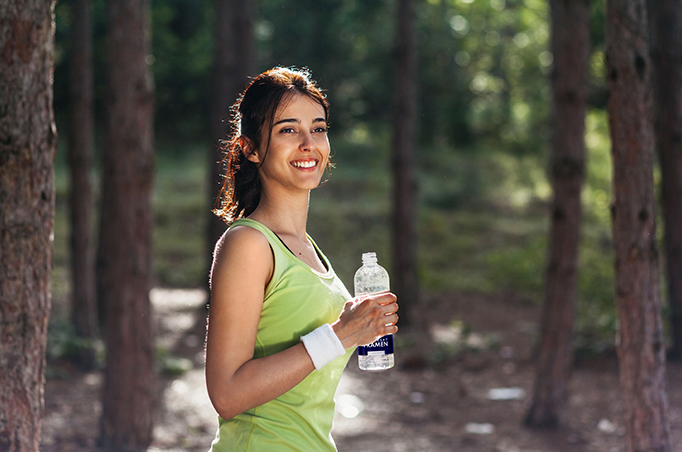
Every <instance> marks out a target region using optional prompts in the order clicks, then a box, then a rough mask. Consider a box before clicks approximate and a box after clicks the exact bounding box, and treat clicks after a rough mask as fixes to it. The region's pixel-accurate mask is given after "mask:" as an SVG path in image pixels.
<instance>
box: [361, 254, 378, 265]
mask: <svg viewBox="0 0 682 452" xmlns="http://www.w3.org/2000/svg"><path fill="white" fill-rule="evenodd" d="M376 263H377V253H375V252H373V251H372V252H370V253H362V264H363V265H366V264H376Z"/></svg>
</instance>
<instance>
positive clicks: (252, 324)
mask: <svg viewBox="0 0 682 452" xmlns="http://www.w3.org/2000/svg"><path fill="white" fill-rule="evenodd" d="M233 114H234V118H233V121H232V126H233V134H232V137H231V140H230V141H229V142H228V143H227V145H226V147H225V153H226V156H225V159H224V165H225V167H226V173H227V174H226V179H225V184H224V186H223V190H222V193H221V199H220V203H221V204H220V209H217V210H216V214H217V215H219V216H220V217H221V218H223V220H225V221H226V223H228V224H229V225H230V228H229V229H228V231H227V232H226V233H225V234H224V235H223V237H222V238H221V239H220V240H219V241H218V243H217V245H216V249H215V253H214V259H213V268H212V271H211V306H210V314H209V323H208V332H207V338H206V384H207V387H208V393H209V396H210V398H211V401H212V403H213V406H214V407H215V409H216V411H217V412H218V414H219V416H220V418H219V428H218V433H217V435H216V439H215V441H214V442H213V445H212V449H211V450H212V451H214V452H219V451H258V452H260V451H262V452H269V451H301V452H303V451H305V452H309V451H335V450H336V447H335V445H334V441H333V439H332V438H331V435H330V430H331V426H332V419H333V416H334V400H333V397H334V392H335V390H336V387H337V385H338V382H339V378H340V377H341V372H342V371H343V369H344V368H345V366H346V363H347V361H348V359H349V357H350V355H351V353H352V351H353V350H354V349H355V347H356V346H358V345H367V344H369V343H371V342H373V341H374V340H376V339H377V338H379V337H381V336H384V335H386V334H389V333H395V332H396V331H397V330H398V328H397V326H395V323H396V322H397V321H398V316H397V314H396V311H397V309H398V305H397V303H396V298H395V296H394V295H393V294H391V293H382V294H378V295H373V296H364V297H360V298H359V299H351V296H350V294H349V293H348V291H347V290H346V288H345V287H344V286H343V283H341V281H340V280H339V279H338V277H337V276H336V275H335V273H334V270H333V269H332V267H331V264H330V263H329V261H328V260H327V258H326V257H325V256H324V254H323V253H322V252H321V251H320V250H319V248H318V247H317V246H316V244H315V242H314V241H313V240H312V239H311V238H310V237H309V236H308V235H307V233H306V222H307V216H308V202H309V197H310V190H312V189H313V188H316V187H317V186H318V185H319V184H320V180H321V178H322V176H323V174H324V172H325V169H326V168H327V167H328V165H329V150H330V149H329V141H328V139H327V122H328V104H327V101H326V99H325V98H324V96H323V95H322V94H321V92H320V90H319V89H318V87H317V86H316V84H315V82H313V81H312V80H311V79H310V77H309V74H308V73H307V72H304V71H299V70H294V69H285V68H275V69H271V70H269V71H267V72H264V73H263V74H260V75H259V76H258V77H256V78H255V79H254V80H253V81H252V82H251V83H250V84H249V86H248V87H247V89H246V90H245V91H244V93H243V94H242V96H241V98H240V99H239V100H238V101H237V102H236V103H235V105H234V106H233Z"/></svg>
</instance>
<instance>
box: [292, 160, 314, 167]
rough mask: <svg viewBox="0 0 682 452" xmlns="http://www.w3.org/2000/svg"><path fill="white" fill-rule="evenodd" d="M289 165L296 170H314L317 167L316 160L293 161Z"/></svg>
mask: <svg viewBox="0 0 682 452" xmlns="http://www.w3.org/2000/svg"><path fill="white" fill-rule="evenodd" d="M291 164H292V165H293V166H295V167H296V168H314V167H315V166H317V160H294V161H293V162H291Z"/></svg>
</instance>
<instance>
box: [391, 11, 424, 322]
mask: <svg viewBox="0 0 682 452" xmlns="http://www.w3.org/2000/svg"><path fill="white" fill-rule="evenodd" d="M414 16H415V13H414V4H413V1H412V0H400V2H399V3H398V18H397V19H398V28H397V31H396V39H397V49H396V61H395V65H396V69H395V72H394V74H395V79H394V83H395V89H394V98H393V142H392V149H393V160H392V164H393V221H392V222H391V223H392V228H393V230H392V232H393V278H392V281H393V287H392V289H393V292H395V293H396V294H397V295H398V297H400V299H401V300H403V303H402V308H401V312H402V313H403V314H402V317H403V319H404V320H409V314H408V312H409V310H408V306H409V305H410V304H415V303H416V302H417V299H418V296H419V290H418V287H417V269H416V266H417V226H416V223H417V218H416V208H415V205H416V202H415V201H416V199H415V192H416V182H415V175H414V167H415V156H414V154H415V146H416V138H415V137H416V118H417V51H416V47H415V26H414V22H415V19H414Z"/></svg>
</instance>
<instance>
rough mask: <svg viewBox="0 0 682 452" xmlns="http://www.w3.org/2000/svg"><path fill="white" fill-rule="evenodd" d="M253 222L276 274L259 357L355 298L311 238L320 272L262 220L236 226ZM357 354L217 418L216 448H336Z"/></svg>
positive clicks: (299, 451) (244, 222)
mask: <svg viewBox="0 0 682 452" xmlns="http://www.w3.org/2000/svg"><path fill="white" fill-rule="evenodd" d="M236 226H249V227H252V228H254V229H257V230H258V231H260V232H262V233H263V235H265V237H266V238H267V239H268V242H269V243H270V248H272V253H273V256H274V261H275V263H274V269H273V273H272V279H271V280H270V282H269V283H268V285H267V287H266V288H265V297H264V300H263V307H262V309H261V314H260V320H259V321H258V332H257V333H256V345H255V348H254V351H253V357H254V358H262V357H264V356H268V355H272V354H275V353H277V352H280V351H282V350H285V349H287V348H289V347H292V346H294V345H296V344H298V343H299V342H300V340H301V336H303V335H305V334H308V333H309V332H311V331H312V330H314V329H315V328H317V327H319V326H320V325H323V324H325V323H333V322H334V321H336V320H337V319H338V318H339V314H341V310H342V309H343V305H344V304H345V302H346V301H347V300H348V299H350V298H351V296H350V294H349V293H348V290H347V289H346V287H345V286H344V285H343V283H342V282H341V280H340V279H339V278H338V277H337V276H336V274H335V273H334V270H333V269H332V267H331V264H330V263H329V260H328V259H327V257H326V256H324V254H322V252H321V251H320V249H319V248H318V247H317V245H316V244H315V242H314V241H313V240H312V239H311V238H310V237H308V238H309V239H310V241H311V242H312V244H313V246H314V247H315V249H316V250H317V252H318V254H319V255H320V257H321V259H322V260H323V262H324V264H325V266H326V267H327V272H326V273H319V272H316V271H315V270H313V269H312V268H310V267H309V266H308V265H306V264H305V263H303V261H301V260H299V259H298V258H296V257H295V256H294V255H293V254H292V253H291V251H289V249H288V248H287V247H286V246H285V245H284V243H283V242H282V241H281V240H280V239H279V237H277V235H275V233H273V232H272V231H271V230H269V229H268V228H266V227H265V226H264V225H262V224H261V223H258V222H257V221H254V220H250V219H240V220H237V221H235V222H234V223H233V224H232V226H231V227H236ZM351 354H352V349H350V350H348V351H347V352H346V354H345V355H344V356H342V357H340V358H337V359H336V360H334V361H332V362H331V363H329V364H327V365H326V366H324V367H323V368H322V369H321V370H319V371H318V370H314V371H313V372H312V373H311V374H310V375H308V376H307V377H306V378H305V379H304V380H303V381H302V382H301V383H299V384H298V385H296V386H295V387H294V388H293V389H291V390H290V391H289V392H287V393H285V394H283V395H281V396H280V397H277V398H276V399H274V400H271V401H270V402H267V403H265V404H263V405H260V406H258V407H256V408H252V409H250V410H247V411H245V412H244V413H241V414H239V415H237V416H235V417H234V418H232V419H229V420H225V419H222V418H220V417H219V418H218V422H219V427H218V433H217V434H216V438H215V440H214V441H213V444H212V447H211V452H227V451H230V452H237V451H238V452H247V451H251V452H270V451H276V452H280V451H282V452H283V451H286V452H294V451H296V452H310V451H336V446H335V444H334V440H333V439H332V437H331V434H330V431H331V428H332V420H333V418H334V408H335V404H334V393H335V392H336V387H337V386H338V384H339V379H340V378H341V373H342V372H343V370H344V368H345V367H346V363H347V362H348V359H349V358H350V355H351Z"/></svg>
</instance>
